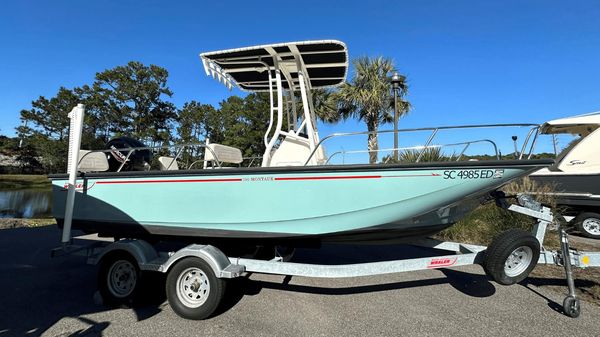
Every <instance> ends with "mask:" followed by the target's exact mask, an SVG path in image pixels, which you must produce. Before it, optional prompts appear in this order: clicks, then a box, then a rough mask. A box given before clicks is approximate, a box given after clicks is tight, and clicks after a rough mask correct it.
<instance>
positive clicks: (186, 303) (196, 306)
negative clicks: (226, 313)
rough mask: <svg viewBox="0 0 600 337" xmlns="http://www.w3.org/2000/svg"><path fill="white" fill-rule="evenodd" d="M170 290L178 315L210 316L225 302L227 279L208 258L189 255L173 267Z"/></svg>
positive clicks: (198, 318) (191, 317) (199, 318)
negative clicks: (225, 279)
mask: <svg viewBox="0 0 600 337" xmlns="http://www.w3.org/2000/svg"><path fill="white" fill-rule="evenodd" d="M166 293H167V299H168V301H169V305H170V306H171V308H172V309H173V311H175V313H176V314H177V315H179V316H181V317H183V318H187V319H193V320H201V319H205V318H208V317H210V315H212V314H213V313H214V311H215V310H216V309H217V307H218V306H219V304H220V303H221V300H222V299H223V295H224V293H225V281H224V280H222V279H220V278H217V277H216V275H215V273H214V271H213V269H212V268H211V267H210V265H209V264H208V263H207V262H206V261H204V260H202V259H200V258H197V257H187V258H185V259H182V260H181V261H179V262H177V263H176V264H175V265H174V266H173V267H172V269H171V270H170V271H169V274H168V275H167V283H166Z"/></svg>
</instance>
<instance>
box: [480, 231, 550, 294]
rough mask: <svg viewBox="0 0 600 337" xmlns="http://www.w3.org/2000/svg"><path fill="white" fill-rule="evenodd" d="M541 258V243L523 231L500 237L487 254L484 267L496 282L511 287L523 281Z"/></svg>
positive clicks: (506, 233) (503, 234)
mask: <svg viewBox="0 0 600 337" xmlns="http://www.w3.org/2000/svg"><path fill="white" fill-rule="evenodd" d="M539 258H540V243H539V241H538V240H537V239H536V237H535V236H533V235H531V234H530V233H528V232H526V231H524V230H521V229H509V230H507V231H505V232H503V233H501V234H500V235H498V236H497V237H496V238H495V239H494V240H493V241H492V243H491V244H490V245H489V247H488V248H487V250H486V252H485V258H484V264H483V267H484V269H485V272H486V273H487V275H488V276H489V277H491V278H492V279H493V280H494V281H496V282H498V283H499V284H502V285H511V284H515V283H517V282H521V281H523V280H524V279H525V278H526V277H527V276H528V275H529V273H530V272H531V270H533V268H535V266H536V264H537V262H538V260H539Z"/></svg>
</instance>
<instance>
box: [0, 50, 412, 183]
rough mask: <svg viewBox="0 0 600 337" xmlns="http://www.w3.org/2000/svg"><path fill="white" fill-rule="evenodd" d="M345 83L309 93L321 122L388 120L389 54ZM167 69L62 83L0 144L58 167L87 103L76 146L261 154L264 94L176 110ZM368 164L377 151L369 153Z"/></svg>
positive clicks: (372, 141)
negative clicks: (75, 116) (201, 145)
mask: <svg viewBox="0 0 600 337" xmlns="http://www.w3.org/2000/svg"><path fill="white" fill-rule="evenodd" d="M353 66H354V72H353V75H352V77H351V78H350V80H349V81H347V82H346V83H344V84H343V85H341V86H340V87H339V88H336V89H326V90H325V89H320V90H314V91H313V96H314V97H313V99H314V105H315V112H316V114H317V116H318V118H319V119H320V120H321V121H324V122H327V123H335V122H338V121H340V120H343V119H347V118H357V119H360V120H362V121H363V122H364V123H365V124H366V126H367V129H368V130H369V131H376V130H377V129H378V128H379V126H380V125H381V124H383V123H388V122H391V121H392V116H393V99H392V91H391V84H390V79H389V77H390V75H391V73H392V72H393V71H395V68H394V65H393V62H392V61H391V60H390V59H387V58H383V57H378V58H368V57H362V58H358V59H355V60H354V61H353ZM168 76H169V74H168V71H167V70H166V69H164V68H162V67H159V66H156V65H144V64H142V63H140V62H135V61H132V62H129V63H127V64H126V65H122V66H117V67H115V68H112V69H107V70H104V71H102V72H99V73H96V76H95V78H94V81H93V83H91V84H85V85H83V86H80V87H75V88H72V89H68V88H64V87H61V88H59V90H58V92H57V93H56V95H54V96H53V97H51V98H46V97H44V96H40V97H39V98H37V99H36V100H34V101H33V102H32V103H31V108H29V109H23V110H22V111H21V117H20V118H21V121H22V123H21V125H20V126H19V127H17V128H16V131H17V138H18V142H17V141H15V140H10V139H7V138H6V137H5V139H0V148H4V152H9V153H10V152H12V153H13V154H15V155H16V157H17V159H18V160H19V162H21V164H22V166H23V168H24V171H29V172H31V171H34V172H44V173H54V172H64V171H65V168H66V161H67V150H68V133H69V118H68V116H67V113H68V112H69V111H71V109H72V108H73V107H74V106H76V105H77V104H79V103H82V104H84V105H85V107H86V114H85V120H84V131H83V137H82V145H81V147H82V148H84V149H92V150H94V149H102V148H104V146H105V144H106V143H107V142H108V141H109V140H110V139H112V138H114V137H118V136H124V135H126V136H130V137H132V138H136V139H140V140H141V141H143V142H144V143H145V144H146V145H149V146H156V145H172V144H188V143H198V142H201V141H203V140H205V139H210V141H211V142H217V143H221V144H225V145H230V146H234V147H237V148H239V149H241V150H242V154H243V156H244V157H253V156H261V155H262V154H263V152H264V149H265V147H264V143H263V141H262V137H263V135H264V133H265V131H266V130H267V127H268V123H269V96H268V94H266V93H251V94H248V95H246V96H245V97H239V96H230V97H229V98H227V99H225V100H223V101H221V102H220V103H219V104H218V107H215V106H212V105H210V104H203V103H201V102H198V101H194V100H192V101H189V102H186V103H185V104H184V105H183V106H182V107H180V108H177V107H176V106H175V105H174V104H173V103H172V102H171V101H170V98H171V97H172V96H173V91H172V90H171V89H170V88H169V86H168V83H167V82H168ZM401 80H402V81H401V85H400V92H399V94H400V100H399V106H398V109H399V111H400V113H401V114H405V113H406V112H408V110H409V108H410V104H409V103H408V102H407V101H406V100H405V95H406V93H407V85H406V81H405V77H403V76H401ZM368 147H369V149H370V150H373V151H376V150H377V149H378V143H377V136H376V134H373V135H370V136H369V142H368ZM200 152H201V151H200V150H193V149H191V150H190V151H186V152H184V153H183V156H182V158H181V159H182V160H183V161H186V162H189V161H192V160H194V158H199V156H201V153H200ZM373 154H374V157H373V155H371V162H374V160H376V158H377V155H376V153H375V152H373Z"/></svg>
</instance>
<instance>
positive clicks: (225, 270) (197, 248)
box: [158, 244, 244, 278]
mask: <svg viewBox="0 0 600 337" xmlns="http://www.w3.org/2000/svg"><path fill="white" fill-rule="evenodd" d="M186 257H197V258H199V259H202V260H203V261H206V262H207V263H208V265H209V266H210V267H211V268H212V270H213V271H214V273H215V275H216V276H217V277H219V278H234V277H238V276H240V275H241V274H242V273H243V272H244V268H243V267H242V266H238V265H233V264H231V262H230V261H229V258H228V257H227V256H226V255H225V254H224V253H223V252H222V251H221V250H219V249H218V248H216V247H214V246H211V245H198V244H192V245H189V246H187V247H185V248H183V249H180V250H178V251H177V252H175V253H174V254H173V255H171V256H170V257H169V258H168V259H167V261H166V262H164V263H163V264H162V265H161V266H160V267H159V268H158V271H160V272H163V273H166V272H168V271H169V269H170V268H171V267H172V266H173V265H174V264H175V263H176V262H177V261H179V260H181V259H183V258H186Z"/></svg>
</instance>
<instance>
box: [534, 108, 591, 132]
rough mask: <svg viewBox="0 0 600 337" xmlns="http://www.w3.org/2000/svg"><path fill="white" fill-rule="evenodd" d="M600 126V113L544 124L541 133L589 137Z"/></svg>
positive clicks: (560, 119)
mask: <svg viewBox="0 0 600 337" xmlns="http://www.w3.org/2000/svg"><path fill="white" fill-rule="evenodd" d="M599 126H600V112H593V113H589V114H585V115H578V116H572V117H566V118H559V119H555V120H551V121H548V122H546V123H544V124H542V127H541V132H542V133H545V134H551V133H571V134H580V135H582V136H585V135H588V134H589V133H591V132H592V131H594V130H595V129H597V128H598V127H599Z"/></svg>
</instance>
